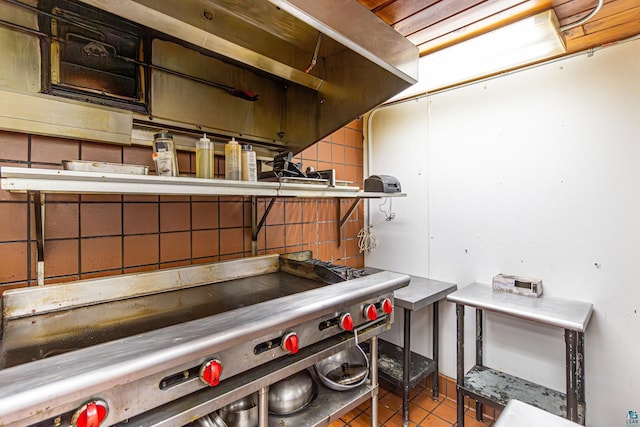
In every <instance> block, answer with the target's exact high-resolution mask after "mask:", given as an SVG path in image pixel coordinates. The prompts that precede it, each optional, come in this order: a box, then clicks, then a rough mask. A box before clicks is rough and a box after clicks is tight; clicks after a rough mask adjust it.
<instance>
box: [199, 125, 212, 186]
mask: <svg viewBox="0 0 640 427" xmlns="http://www.w3.org/2000/svg"><path fill="white" fill-rule="evenodd" d="M213 177H214V156H213V142H211V140H210V139H209V138H207V134H206V133H205V134H204V136H203V137H202V138H200V140H199V141H198V142H196V178H207V179H213Z"/></svg>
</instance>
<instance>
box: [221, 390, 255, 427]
mask: <svg viewBox="0 0 640 427" xmlns="http://www.w3.org/2000/svg"><path fill="white" fill-rule="evenodd" d="M219 413H220V417H222V419H223V420H224V421H225V422H226V423H227V425H228V426H229V427H258V394H257V393H253V394H250V395H249V396H246V397H243V398H242V399H240V400H236V401H235V402H232V403H230V404H228V405H227V406H225V407H223V408H221V409H220V411H219Z"/></svg>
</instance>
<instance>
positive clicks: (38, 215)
mask: <svg viewBox="0 0 640 427" xmlns="http://www.w3.org/2000/svg"><path fill="white" fill-rule="evenodd" d="M44 196H45V195H44V194H43V193H41V192H39V191H35V192H33V212H34V215H35V225H36V246H37V251H36V262H37V279H38V286H44V212H45V200H44V198H45V197H44Z"/></svg>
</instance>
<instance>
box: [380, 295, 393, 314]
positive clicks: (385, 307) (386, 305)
mask: <svg viewBox="0 0 640 427" xmlns="http://www.w3.org/2000/svg"><path fill="white" fill-rule="evenodd" d="M380 306H381V307H382V311H384V312H385V313H387V314H391V312H392V311H393V303H392V302H391V300H390V299H389V298H384V299H383V300H382V301H380Z"/></svg>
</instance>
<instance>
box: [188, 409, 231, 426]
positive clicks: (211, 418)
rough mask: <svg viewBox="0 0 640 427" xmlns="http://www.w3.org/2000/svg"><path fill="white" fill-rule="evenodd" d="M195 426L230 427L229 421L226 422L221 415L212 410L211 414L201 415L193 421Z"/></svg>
mask: <svg viewBox="0 0 640 427" xmlns="http://www.w3.org/2000/svg"><path fill="white" fill-rule="evenodd" d="M193 424H194V427H229V426H227V423H225V422H224V420H223V419H222V418H220V415H218V414H216V413H215V412H212V413H211V414H209V415H205V416H204V417H200V418H198V419H197V420H195V422H194V423H193Z"/></svg>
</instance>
